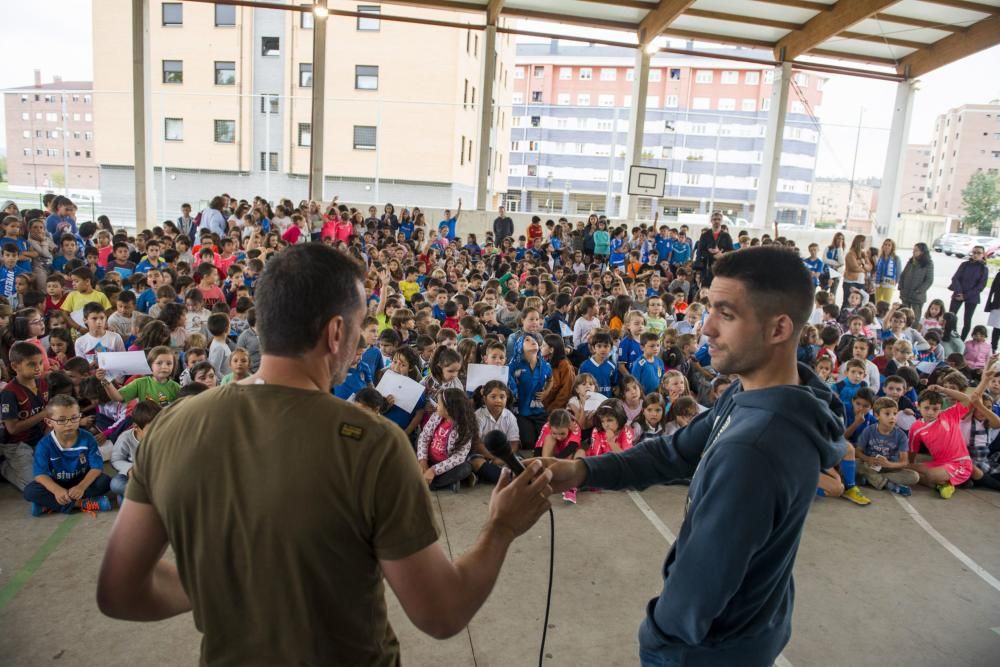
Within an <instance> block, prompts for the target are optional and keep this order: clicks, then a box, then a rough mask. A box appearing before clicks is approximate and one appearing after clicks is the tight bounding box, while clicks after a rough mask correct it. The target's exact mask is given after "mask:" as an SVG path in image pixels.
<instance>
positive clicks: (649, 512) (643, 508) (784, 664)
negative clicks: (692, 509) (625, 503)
mask: <svg viewBox="0 0 1000 667" xmlns="http://www.w3.org/2000/svg"><path fill="white" fill-rule="evenodd" d="M626 493H628V497H629V498H631V499H632V502H633V503H635V506H636V507H638V508H639V511H640V512H642V513H643V514H644V515H645V516H646V518H647V519H649V522H650V523H651V524H653V527H654V528H656V530H657V531H658V532H659V533H660V535H662V536H663V539H665V540H666V541H667V544H670V545H673V543H674V541H675V540H676V539H677V536H676V535H674V533H673V531H671V530H670V528H668V527H667V524H665V523H663V519H661V518H660V517H659V515H658V514H657V513H656V512H654V511H653V508H652V507H650V506H649V503H647V502H646V499H645V498H643V497H642V496H640V495H639V492H638V491H627V492H626ZM774 667H793V665H792V663H790V662H789V661H788V658H786V657H785V656H783V655H779V656H778V657H777V658H775V660H774Z"/></svg>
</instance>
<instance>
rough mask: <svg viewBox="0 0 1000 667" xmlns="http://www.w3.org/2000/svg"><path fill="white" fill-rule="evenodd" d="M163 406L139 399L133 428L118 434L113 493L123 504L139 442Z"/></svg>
mask: <svg viewBox="0 0 1000 667" xmlns="http://www.w3.org/2000/svg"><path fill="white" fill-rule="evenodd" d="M160 410H162V408H161V407H160V406H159V405H157V404H156V403H154V402H153V401H139V402H138V403H136V406H135V408H134V409H133V410H132V428H130V429H129V430H127V431H125V432H124V433H122V434H121V435H120V436H118V440H116V441H115V446H114V449H112V450H111V465H112V466H114V468H115V470H117V471H118V474H117V475H115V476H114V477H112V478H111V483H110V487H111V493H113V494H115V495H116V496H118V503H119V504H121V502H122V499H123V498H124V497H125V488H126V487H127V486H128V478H129V472H130V471H131V470H132V466H133V464H135V456H136V454H137V453H138V451H139V443H140V442H141V441H142V436H143V434H144V433H145V432H146V428H148V427H149V424H150V422H152V421H153V418H154V417H156V415H158V414H160Z"/></svg>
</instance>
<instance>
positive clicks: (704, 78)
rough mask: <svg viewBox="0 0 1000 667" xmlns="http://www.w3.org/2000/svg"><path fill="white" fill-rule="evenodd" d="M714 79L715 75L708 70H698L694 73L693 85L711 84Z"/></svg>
mask: <svg viewBox="0 0 1000 667" xmlns="http://www.w3.org/2000/svg"><path fill="white" fill-rule="evenodd" d="M714 79H715V73H714V72H713V71H712V70H710V69H699V70H696V71H695V73H694V82H695V83H712V81H713V80H714Z"/></svg>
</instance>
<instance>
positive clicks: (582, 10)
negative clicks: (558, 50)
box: [504, 0, 657, 25]
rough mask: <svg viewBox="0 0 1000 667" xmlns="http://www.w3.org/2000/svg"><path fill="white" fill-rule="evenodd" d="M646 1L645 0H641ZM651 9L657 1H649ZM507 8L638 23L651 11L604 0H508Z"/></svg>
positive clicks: (505, 4)
mask: <svg viewBox="0 0 1000 667" xmlns="http://www.w3.org/2000/svg"><path fill="white" fill-rule="evenodd" d="M640 1H643V2H645V0H640ZM647 4H649V10H652V9H655V8H656V5H657V2H655V0H652V1H650V2H648V3H647ZM504 8H505V9H507V8H509V9H525V10H529V11H536V12H547V13H549V14H562V15H564V16H567V17H574V18H579V17H583V18H591V19H599V20H604V21H626V22H631V23H635V24H636V25H638V23H639V22H640V21H642V19H643V18H644V17H645V16H646V14H648V13H649V10H647V9H642V8H638V7H628V6H621V5H614V4H610V3H609V4H605V3H602V2H585V1H582V0H545V1H544V2H538V1H537V0H507V1H506V2H504Z"/></svg>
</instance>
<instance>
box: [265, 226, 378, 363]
mask: <svg viewBox="0 0 1000 667" xmlns="http://www.w3.org/2000/svg"><path fill="white" fill-rule="evenodd" d="M364 279H365V273H364V269H363V267H362V266H361V265H360V264H359V263H358V262H356V261H355V260H354V259H352V258H350V257H348V256H347V255H345V254H344V253H342V252H339V251H337V250H334V249H333V248H331V247H329V246H326V245H323V244H318V243H307V244H304V245H297V246H293V247H291V248H288V249H287V250H283V251H282V252H280V253H278V254H277V255H274V256H273V259H271V260H270V261H269V262H268V263H267V266H266V267H265V268H264V272H263V273H262V274H261V277H260V280H259V281H258V282H257V290H256V294H255V299H254V300H255V305H256V308H257V330H258V335H259V337H260V347H261V352H263V353H265V354H273V355H276V356H280V357H294V356H299V355H301V354H303V353H305V352H306V351H308V350H310V349H312V348H313V347H314V346H315V345H316V342H317V340H318V339H319V337H320V336H321V335H322V332H323V329H324V327H326V325H327V324H328V323H329V322H330V320H331V319H332V318H334V317H336V316H338V315H342V316H343V315H347V314H350V313H352V312H354V311H357V316H358V318H360V317H362V316H363V313H362V312H361V311H362V310H363V308H364V301H363V292H362V291H361V290H360V289H359V286H360V285H361V284H363V282H364ZM303 294H309V295H310V298H308V299H303V298H302V295H303ZM359 321H360V319H359Z"/></svg>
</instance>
